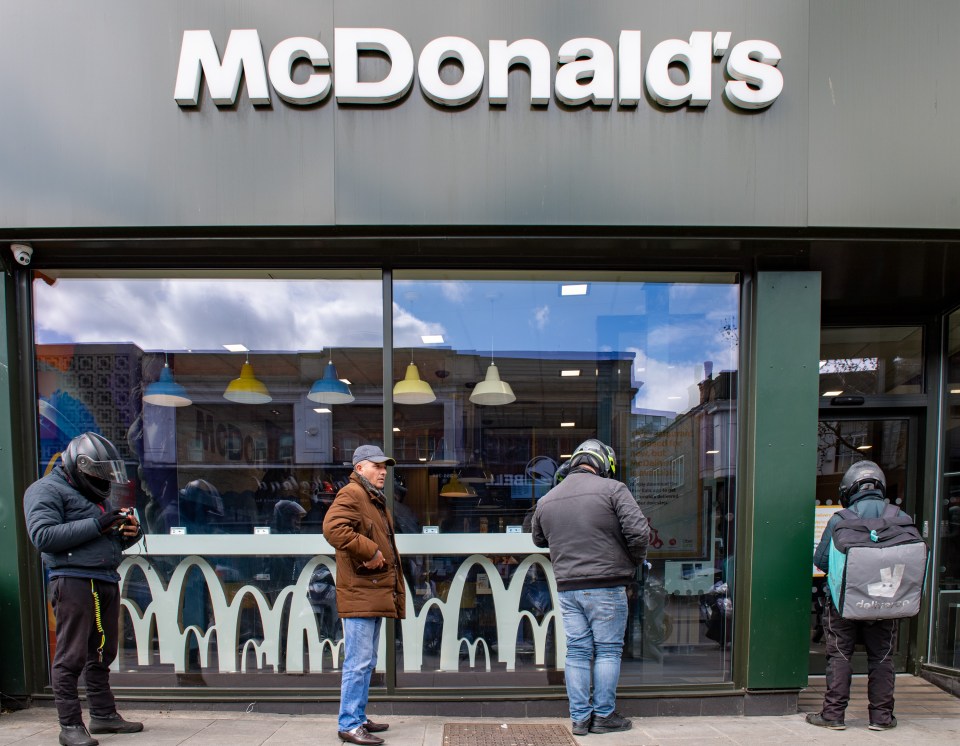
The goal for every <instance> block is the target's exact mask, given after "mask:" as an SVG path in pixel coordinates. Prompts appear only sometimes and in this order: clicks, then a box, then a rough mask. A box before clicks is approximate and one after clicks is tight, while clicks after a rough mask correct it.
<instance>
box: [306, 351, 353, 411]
mask: <svg viewBox="0 0 960 746" xmlns="http://www.w3.org/2000/svg"><path fill="white" fill-rule="evenodd" d="M307 398H308V399H309V400H310V401H315V402H317V403H319V404H349V403H350V402H352V401H353V400H354V398H355V397H354V395H353V392H352V391H350V387H349V386H347V384H345V383H344V382H343V381H341V380H340V377H339V376H338V375H337V367H336V366H335V365H334V364H333V356H332V355H331V357H330V360H328V361H327V367H326V368H325V369H324V371H323V378H319V379H317V380H316V381H314V382H313V386H311V387H310V393H308V394H307Z"/></svg>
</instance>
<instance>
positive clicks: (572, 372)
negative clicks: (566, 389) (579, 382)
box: [560, 370, 580, 378]
mask: <svg viewBox="0 0 960 746" xmlns="http://www.w3.org/2000/svg"><path fill="white" fill-rule="evenodd" d="M579 375H580V371H579V370H561V371H560V377H561V378H573V377H575V376H579Z"/></svg>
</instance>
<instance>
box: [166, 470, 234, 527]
mask: <svg viewBox="0 0 960 746" xmlns="http://www.w3.org/2000/svg"><path fill="white" fill-rule="evenodd" d="M179 507H180V523H179V524H177V525H180V526H183V527H184V528H186V529H187V533H188V534H212V533H218V532H219V525H218V524H220V522H221V521H223V498H222V497H220V491H219V490H218V489H217V488H216V487H214V486H213V484H211V483H210V482H208V481H207V480H206V479H194V480H193V481H192V482H187V484H186V486H185V487H184V488H183V489H182V490H180V500H179Z"/></svg>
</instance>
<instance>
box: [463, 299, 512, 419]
mask: <svg viewBox="0 0 960 746" xmlns="http://www.w3.org/2000/svg"><path fill="white" fill-rule="evenodd" d="M516 400H517V395H516V394H514V393H513V389H512V388H511V386H510V384H509V383H507V382H506V381H501V380H500V371H498V370H497V364H496V363H495V362H493V300H492V299H491V300H490V365H489V366H488V367H487V375H486V377H485V378H484V379H483V380H482V381H481V382H480V383H478V384H477V385H476V386H474V387H473V391H472V392H471V393H470V401H471V402H473V403H474V404H479V405H480V406H484V407H499V406H502V405H504V404H512V403H513V402H515V401H516Z"/></svg>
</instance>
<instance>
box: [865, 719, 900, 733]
mask: <svg viewBox="0 0 960 746" xmlns="http://www.w3.org/2000/svg"><path fill="white" fill-rule="evenodd" d="M896 727H897V719H896V718H895V717H891V718H890V722H889V723H870V725H868V726H867V728H869V729H870V730H893V729H894V728H896Z"/></svg>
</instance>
